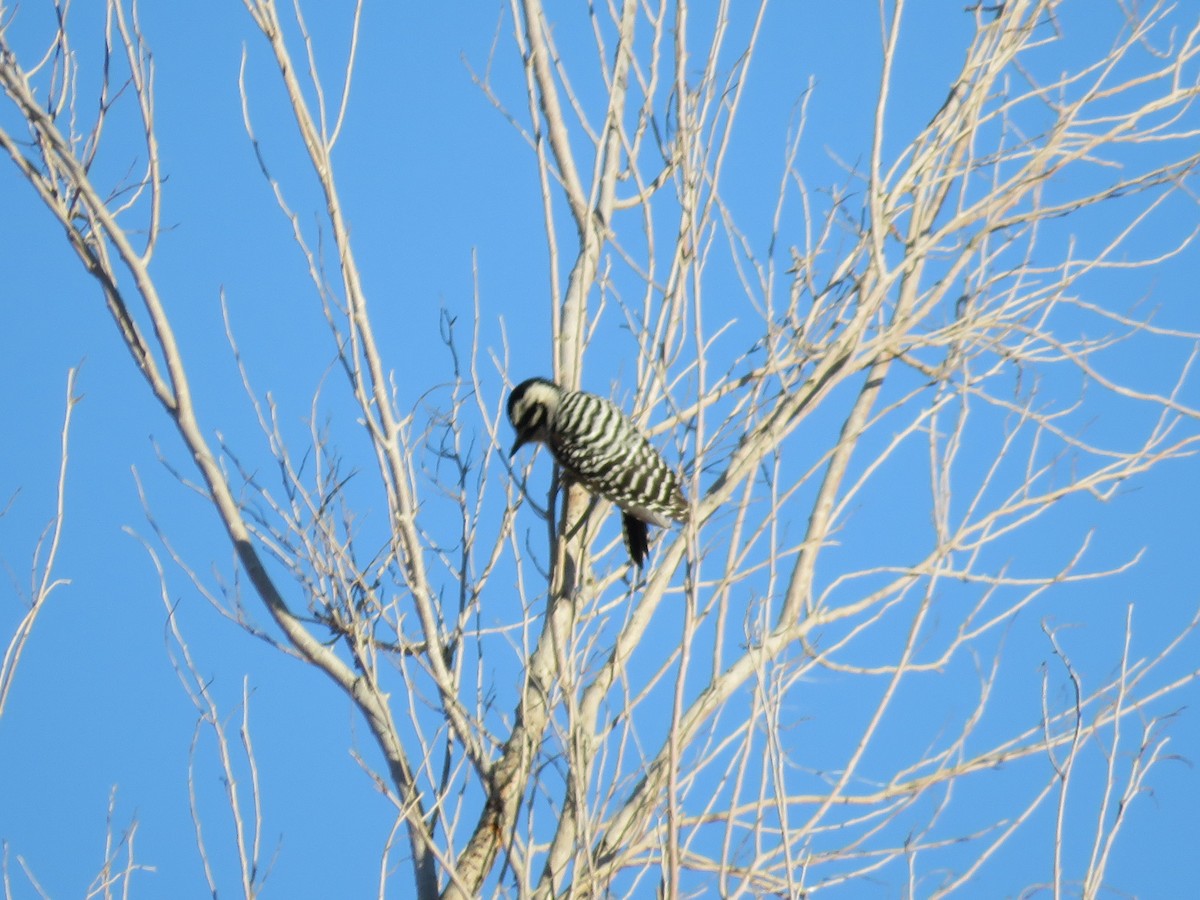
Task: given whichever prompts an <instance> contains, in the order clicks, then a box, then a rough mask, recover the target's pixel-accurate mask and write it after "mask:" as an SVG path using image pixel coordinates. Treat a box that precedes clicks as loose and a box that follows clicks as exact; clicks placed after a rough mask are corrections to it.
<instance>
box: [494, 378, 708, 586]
mask: <svg viewBox="0 0 1200 900" xmlns="http://www.w3.org/2000/svg"><path fill="white" fill-rule="evenodd" d="M508 418H509V421H511V422H512V424H513V427H514V428H515V429H516V430H517V439H516V441H515V442H514V443H513V447H512V452H511V453H510V454H509V455H510V456H511V455H512V454H515V453H516V452H517V450H519V449H520V448H521V447H522V446H523V445H525V444H527V443H529V442H530V441H540V442H541V443H543V444H545V445H546V446H547V447H549V448H550V452H551V453H553V454H554V458H555V460H556V461H557V462H558V464H559V465H560V466H561V467H562V468H563V469H564V470H565V471H566V473H567V474H568V476H569V477H571V478H573V479H574V480H575V481H578V482H579V483H580V484H582V485H583V486H584V487H586V488H587V489H588V490H589V491H591V492H592V493H593V494H597V495H599V496H601V497H603V498H604V499H606V500H609V501H611V502H613V503H615V504H616V505H617V506H619V507H621V511H622V522H623V524H624V526H625V540H626V543H627V544H628V546H629V555H630V556H631V557H632V558H633V562H634V565H636V566H638V567H641V565H642V562H643V561H644V560H645V558H646V552H647V550H648V549H649V546H650V545H649V537H648V535H647V530H646V525H647V524H650V525H658V526H660V527H664V526H667V525H670V524H671V522H672V521H676V522H686V521H687V518H688V503H687V500H686V499H685V498H684V496H683V491H682V490H681V488H680V485H679V479H678V478H677V477H676V475H675V473H674V472H673V471H671V468H670V466H668V465H667V463H666V461H665V460H664V459H663V458H662V456H660V455H659V453H658V451H657V450H655V449H654V447H653V446H652V445H651V444H650V442H649V441H648V440H646V438H645V436H644V435H642V433H641V432H640V431H638V430H637V428H636V427H635V426H634V424H633V423H632V422H630V421H629V419H627V418H626V417H625V414H624V413H623V412H621V410H620V408H619V407H618V406H617V405H616V404H615V403H613V402H611V401H609V400H605V399H604V398H603V397H597V396H596V395H595V394H589V393H587V392H585V391H566V390H563V389H562V388H560V387H559V386H558V385H557V384H555V383H554V382H553V381H547V380H546V379H545V378H530V379H529V380H528V381H523V382H521V383H520V384H519V385H517V386H516V387H515V388H513V392H512V394H510V395H509V398H508Z"/></svg>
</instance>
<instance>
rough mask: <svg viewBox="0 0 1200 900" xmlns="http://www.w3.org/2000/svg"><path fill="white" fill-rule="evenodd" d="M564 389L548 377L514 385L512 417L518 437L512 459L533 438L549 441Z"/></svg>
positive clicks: (509, 401) (511, 405)
mask: <svg viewBox="0 0 1200 900" xmlns="http://www.w3.org/2000/svg"><path fill="white" fill-rule="evenodd" d="M562 393H563V392H562V388H560V387H559V386H558V385H557V384H555V383H554V382H553V381H549V380H548V379H545V378H530V379H528V380H527V381H522V382H521V383H520V384H518V385H517V386H516V387H515V388H513V391H512V393H511V394H509V395H508V420H509V421H510V422H512V425H513V428H515V429H516V430H517V439H516V441H514V442H513V445H512V450H510V451H509V453H508V456H509V458H510V459H511V458H512V457H513V456H514V455H515V454H516V452H517V451H518V450H520V449H521V447H523V446H524V445H525V444H528V443H529V442H530V441H542V442H545V440H546V435H547V434H548V433H549V428H550V423H551V422H552V421H553V420H554V413H555V412H556V411H557V410H558V402H559V400H561V399H562Z"/></svg>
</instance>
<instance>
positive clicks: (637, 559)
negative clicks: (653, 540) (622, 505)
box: [621, 512, 650, 569]
mask: <svg viewBox="0 0 1200 900" xmlns="http://www.w3.org/2000/svg"><path fill="white" fill-rule="evenodd" d="M621 522H622V524H623V525H624V526H625V546H626V547H627V548H628V550H629V558H630V559H632V560H633V564H634V565H635V566H637V567H638V568H639V569H640V568H641V567H642V563H644V562H645V561H646V554H647V553H648V552H650V534H649V526H647V525H646V523H645V522H643V521H642V520H641V519H639V518H637V517H636V516H631V515H630V514H629V513H627V512H622V513H621Z"/></svg>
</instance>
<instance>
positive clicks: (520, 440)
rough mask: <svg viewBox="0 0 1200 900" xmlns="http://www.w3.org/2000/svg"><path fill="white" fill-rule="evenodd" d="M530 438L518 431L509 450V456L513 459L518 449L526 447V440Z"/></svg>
mask: <svg viewBox="0 0 1200 900" xmlns="http://www.w3.org/2000/svg"><path fill="white" fill-rule="evenodd" d="M528 440H529V438H528V437H526V436H525V435H523V434H521V433H519V432H518V433H517V439H516V440H515V441H513V445H512V449H511V450H509V451H508V458H509V459H510V460H511V459H512V458H513V457H514V456H516V455H517V451H518V450H520V449H521V448H522V447H524V446H525V442H526V441H528Z"/></svg>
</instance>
